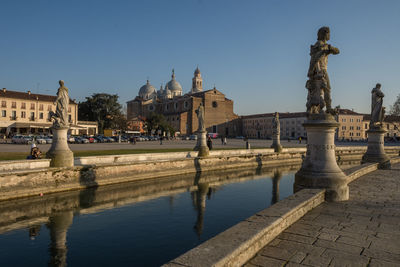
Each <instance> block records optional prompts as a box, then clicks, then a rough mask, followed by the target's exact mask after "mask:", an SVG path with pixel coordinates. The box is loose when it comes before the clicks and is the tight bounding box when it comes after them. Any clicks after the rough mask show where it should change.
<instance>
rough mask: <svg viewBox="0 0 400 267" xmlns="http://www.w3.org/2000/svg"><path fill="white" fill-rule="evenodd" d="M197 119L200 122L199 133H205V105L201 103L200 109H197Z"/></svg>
mask: <svg viewBox="0 0 400 267" xmlns="http://www.w3.org/2000/svg"><path fill="white" fill-rule="evenodd" d="M196 115H197V119H198V120H199V128H198V131H199V132H205V131H206V127H205V125H204V106H203V103H200V105H199V107H198V108H197V109H196Z"/></svg>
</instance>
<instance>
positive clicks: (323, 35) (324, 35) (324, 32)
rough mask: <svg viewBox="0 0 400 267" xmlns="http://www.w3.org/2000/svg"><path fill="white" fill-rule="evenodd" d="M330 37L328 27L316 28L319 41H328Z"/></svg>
mask: <svg viewBox="0 0 400 267" xmlns="http://www.w3.org/2000/svg"><path fill="white" fill-rule="evenodd" d="M329 39H330V30H329V27H326V26H324V27H321V28H320V29H319V30H318V40H319V41H329Z"/></svg>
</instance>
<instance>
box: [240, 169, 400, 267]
mask: <svg viewBox="0 0 400 267" xmlns="http://www.w3.org/2000/svg"><path fill="white" fill-rule="evenodd" d="M245 266H249V267H250V266H400V165H399V164H397V165H395V166H393V167H392V170H378V171H375V172H372V173H370V174H367V175H365V176H363V177H361V178H359V179H357V180H356V181H354V182H353V183H351V184H350V200H349V201H346V202H341V203H323V204H321V205H320V206H319V207H317V208H315V209H314V210H312V211H311V212H309V213H307V214H306V215H305V216H304V217H303V218H301V219H300V220H299V221H297V222H296V223H295V224H293V225H292V226H291V227H290V228H288V229H287V230H286V231H284V232H283V233H282V234H280V235H279V236H278V237H277V238H276V239H275V240H273V241H272V242H271V243H269V244H268V245H267V246H265V247H264V248H263V249H262V250H260V251H259V252H258V254H257V255H256V256H255V257H254V258H253V259H251V260H250V261H249V262H248V263H247V264H246V265H245Z"/></svg>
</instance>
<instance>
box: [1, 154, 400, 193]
mask: <svg viewBox="0 0 400 267" xmlns="http://www.w3.org/2000/svg"><path fill="white" fill-rule="evenodd" d="M399 149H400V148H399V147H390V148H387V153H388V155H390V156H394V155H398V154H399ZM365 151H366V147H338V148H337V152H336V153H337V158H338V160H339V161H356V162H357V161H358V162H359V161H360V160H361V157H362V155H363V154H364V153H365ZM304 153H305V148H287V149H283V151H282V152H281V153H275V152H274V150H273V149H249V150H246V149H242V150H219V151H211V152H210V156H209V157H206V158H197V157H196V156H197V152H177V153H151V154H135V155H112V156H98V157H81V158H75V167H73V168H50V167H49V165H48V164H49V161H48V160H37V161H28V160H25V161H7V162H1V163H0V200H7V199H12V198H21V197H28V196H35V195H38V194H41V193H44V194H46V193H54V192H61V191H68V190H77V189H83V188H89V187H97V186H101V185H109V184H117V183H123V182H130V181H136V180H145V179H153V178H158V177H165V176H172V175H181V174H189V173H196V172H204V171H210V170H212V171H215V170H227V169H232V168H253V167H259V168H261V167H268V166H282V165H288V164H289V165H290V164H300V163H301V162H302V158H303V157H304Z"/></svg>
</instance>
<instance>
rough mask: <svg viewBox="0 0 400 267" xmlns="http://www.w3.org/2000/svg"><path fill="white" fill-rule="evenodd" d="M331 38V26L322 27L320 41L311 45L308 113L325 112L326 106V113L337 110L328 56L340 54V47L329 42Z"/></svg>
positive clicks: (307, 85)
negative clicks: (334, 105) (333, 96)
mask: <svg viewBox="0 0 400 267" xmlns="http://www.w3.org/2000/svg"><path fill="white" fill-rule="evenodd" d="M329 39H330V30H329V27H322V28H320V29H319V30H318V41H317V42H316V43H315V44H314V45H311V49H310V56H311V60H310V67H309V69H308V74H307V76H308V81H307V83H306V88H307V89H308V96H307V105H306V106H307V113H308V114H309V115H310V114H318V113H323V108H324V107H326V113H329V114H332V115H334V113H335V111H334V110H333V109H332V106H331V102H332V100H331V85H330V82H329V76H328V71H327V67H328V56H329V55H330V54H333V55H337V54H339V49H338V48H336V47H333V46H331V45H330V44H327V41H329Z"/></svg>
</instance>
